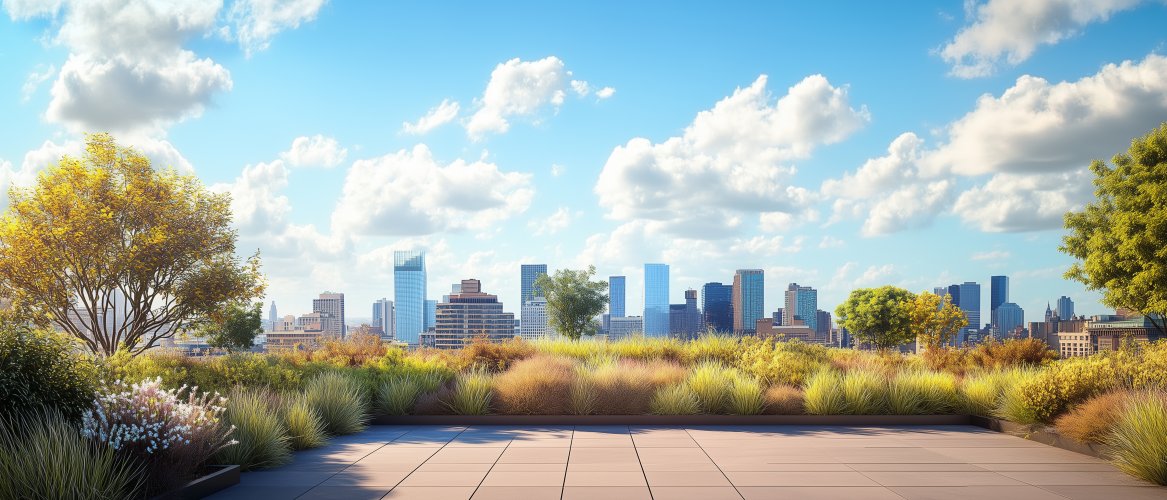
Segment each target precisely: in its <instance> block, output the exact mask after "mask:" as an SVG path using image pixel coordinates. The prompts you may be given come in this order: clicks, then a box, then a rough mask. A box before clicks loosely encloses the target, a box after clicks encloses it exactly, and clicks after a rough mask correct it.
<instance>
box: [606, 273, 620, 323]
mask: <svg viewBox="0 0 1167 500" xmlns="http://www.w3.org/2000/svg"><path fill="white" fill-rule="evenodd" d="M608 316H610V317H613V318H623V317H624V277H623V276H609V277H608Z"/></svg>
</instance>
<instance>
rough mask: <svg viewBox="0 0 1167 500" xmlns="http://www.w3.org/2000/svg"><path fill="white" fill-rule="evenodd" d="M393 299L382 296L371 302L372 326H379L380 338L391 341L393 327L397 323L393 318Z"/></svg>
mask: <svg viewBox="0 0 1167 500" xmlns="http://www.w3.org/2000/svg"><path fill="white" fill-rule="evenodd" d="M393 313H394V310H393V301H392V300H389V299H385V298H382V299H381V300H377V301H375V302H373V326H374V327H380V328H381V332H382V333H381V339H383V340H386V341H392V340H393V339H394V335H393V328H394V327H395V326H396V325H397V323H396V321H394V319H393Z"/></svg>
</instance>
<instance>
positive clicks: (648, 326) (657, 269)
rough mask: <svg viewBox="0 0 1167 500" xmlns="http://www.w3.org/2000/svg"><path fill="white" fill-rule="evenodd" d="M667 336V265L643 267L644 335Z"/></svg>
mask: <svg viewBox="0 0 1167 500" xmlns="http://www.w3.org/2000/svg"><path fill="white" fill-rule="evenodd" d="M668 334H669V265H668V264H645V265H644V335H645V336H646V337H663V336H667V335H668Z"/></svg>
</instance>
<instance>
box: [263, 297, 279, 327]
mask: <svg viewBox="0 0 1167 500" xmlns="http://www.w3.org/2000/svg"><path fill="white" fill-rule="evenodd" d="M279 320H280V317H279V314H278V313H277V312H276V301H274V300H273V301H271V307H270V308H268V310H267V328H264V330H268V331H271V330H275V329H276V323H277V322H278V321H279Z"/></svg>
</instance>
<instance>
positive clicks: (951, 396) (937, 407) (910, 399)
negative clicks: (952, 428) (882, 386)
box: [887, 370, 961, 415]
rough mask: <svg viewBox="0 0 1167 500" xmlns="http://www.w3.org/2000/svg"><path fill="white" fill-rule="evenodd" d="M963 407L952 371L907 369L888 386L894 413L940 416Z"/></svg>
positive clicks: (892, 412)
mask: <svg viewBox="0 0 1167 500" xmlns="http://www.w3.org/2000/svg"><path fill="white" fill-rule="evenodd" d="M960 407H961V405H960V398H959V396H958V394H957V390H956V376H955V375H953V374H951V373H943V372H935V371H930V370H928V371H926V370H905V371H901V372H900V373H899V374H897V375H896V376H895V378H893V379H892V380H891V383H889V384H888V387H887V410H888V412H889V413H891V414H893V415H939V414H945V413H951V412H953V411H957V410H959V409H960Z"/></svg>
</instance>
